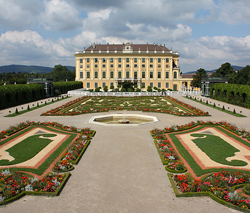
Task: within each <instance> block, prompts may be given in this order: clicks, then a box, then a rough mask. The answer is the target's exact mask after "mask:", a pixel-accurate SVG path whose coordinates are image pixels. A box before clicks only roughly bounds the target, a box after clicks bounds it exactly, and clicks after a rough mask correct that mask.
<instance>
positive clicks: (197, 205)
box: [0, 97, 250, 213]
mask: <svg viewBox="0 0 250 213" xmlns="http://www.w3.org/2000/svg"><path fill="white" fill-rule="evenodd" d="M73 99H75V98H69V99H66V100H63V101H60V102H57V103H54V104H52V105H48V106H46V107H43V108H40V109H37V110H34V111H31V112H28V113H25V114H23V115H20V116H17V117H13V118H8V117H4V115H7V114H9V111H10V110H11V111H12V112H13V111H14V110H15V108H11V109H6V110H2V111H0V119H1V122H0V130H4V129H7V128H8V127H9V126H11V125H16V124H18V123H20V122H22V121H26V120H30V121H57V122H59V123H62V124H64V125H69V126H70V125H73V126H76V127H80V128H83V127H91V128H92V129H94V130H96V131H97V134H96V135H95V137H94V138H93V140H92V142H91V144H90V146H89V147H88V149H87V151H86V152H85V154H84V155H83V157H82V159H81V161H80V162H79V164H78V165H77V166H76V168H75V170H73V171H72V172H71V173H72V176H71V177H70V179H69V181H68V182H67V184H66V186H65V188H64V189H63V191H62V193H61V194H60V196H58V197H36V196H25V197H23V198H22V199H19V200H17V201H15V202H13V203H10V204H8V205H6V206H1V207H0V211H1V212H60V213H61V212H65V211H67V212H94V213H98V212H108V213H109V212H111V213H113V212H114V213H118V212H119V213H127V212H129V213H130V212H135V213H136V212H143V213H144V212H145V213H147V212H149V213H151V212H156V213H158V212H159V213H161V212H178V213H179V212H180V213H182V212H185V213H188V212H192V213H196V212H197V213H198V212H202V213H203V212H204V213H206V212H209V213H210V212H220V213H224V212H225V213H228V212H238V211H236V210H233V209H230V208H227V207H225V206H223V205H221V204H218V203H217V202H215V201H213V200H212V199H211V198H209V197H194V198H176V197H175V194H174V192H173V189H172V188H171V184H170V182H169V179H168V177H167V172H166V171H165V169H164V166H163V165H162V163H161V161H160V158H159V155H158V153H157V150H156V149H155V146H154V143H153V140H152V137H151V136H150V132H149V131H150V130H152V129H153V128H164V127H169V126H172V125H177V124H178V125H180V124H185V123H189V122H190V121H193V120H211V121H221V120H222V121H227V122H230V123H232V124H234V125H236V126H238V127H241V128H244V129H246V130H248V131H250V122H249V116H250V110H247V109H244V108H241V107H235V106H232V105H229V104H225V103H220V102H218V101H215V102H216V105H218V103H220V104H221V105H225V108H226V109H227V108H228V107H231V109H234V108H235V109H236V112H239V111H242V114H244V115H247V116H248V117H244V118H237V117H234V116H231V115H228V114H226V113H223V112H220V111H218V110H215V109H212V108H210V107H208V106H206V105H202V104H200V103H196V102H193V101H192V100H188V99H186V98H183V97H178V99H179V100H180V101H183V102H185V103H189V104H191V105H193V106H196V107H197V108H199V109H201V110H203V111H209V113H210V114H211V117H177V116H173V115H167V114H159V113H143V112H127V111H122V112H119V113H126V114H127V113H129V114H146V115H153V116H156V117H157V118H158V119H159V121H158V122H156V123H152V124H146V125H141V126H138V127H129V126H125V127H124V126H112V127H111V126H99V125H96V124H90V123H88V121H89V119H90V118H91V117H92V116H94V115H102V114H103V115H106V114H113V113H114V112H108V113H98V114H86V115H78V116H68V117H59V116H58V117H54V116H40V114H41V113H43V112H45V111H47V110H49V109H52V108H55V107H57V106H60V105H62V104H63V103H66V102H68V101H69V100H73ZM208 100H209V101H212V103H213V100H210V99H208ZM21 107H22V106H19V108H21ZM23 108H24V109H26V108H27V105H23Z"/></svg>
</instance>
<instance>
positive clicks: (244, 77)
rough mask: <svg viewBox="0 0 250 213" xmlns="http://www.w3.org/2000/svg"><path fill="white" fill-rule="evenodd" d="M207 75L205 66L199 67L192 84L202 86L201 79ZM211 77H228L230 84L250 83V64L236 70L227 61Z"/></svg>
mask: <svg viewBox="0 0 250 213" xmlns="http://www.w3.org/2000/svg"><path fill="white" fill-rule="evenodd" d="M206 76H207V74H206V71H205V70H204V69H203V68H200V69H198V70H197V72H196V73H195V74H194V75H193V81H192V82H191V86H193V87H201V79H202V77H206ZM211 77H226V78H227V81H228V83H230V84H242V85H250V66H249V65H247V66H245V67H244V68H243V69H241V70H234V69H233V67H232V66H231V64H230V63H229V62H226V63H224V64H222V65H221V67H220V68H219V69H217V70H216V71H215V72H214V73H213V74H212V75H211Z"/></svg>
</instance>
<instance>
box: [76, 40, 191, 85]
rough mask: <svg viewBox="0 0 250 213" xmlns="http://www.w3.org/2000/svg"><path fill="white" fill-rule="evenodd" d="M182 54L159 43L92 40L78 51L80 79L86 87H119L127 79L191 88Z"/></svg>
mask: <svg viewBox="0 0 250 213" xmlns="http://www.w3.org/2000/svg"><path fill="white" fill-rule="evenodd" d="M179 56H180V55H179V54H178V52H177V51H176V52H173V51H172V50H171V49H170V50H169V49H168V48H166V47H165V45H164V46H162V45H157V44H132V43H126V44H92V45H91V46H90V47H88V48H87V49H85V48H84V50H83V51H77V52H76V53H75V63H76V79H75V80H76V81H82V82H83V87H84V88H86V89H95V88H97V87H101V88H103V87H104V86H108V88H109V89H110V87H111V88H112V87H114V88H117V87H118V85H119V84H121V83H122V82H124V81H130V82H132V83H134V84H137V87H138V88H141V89H142V90H143V88H145V89H147V87H148V86H150V87H152V88H154V87H157V88H159V89H166V90H167V89H172V90H182V89H183V88H190V83H191V81H192V78H184V76H182V75H181V74H180V67H179Z"/></svg>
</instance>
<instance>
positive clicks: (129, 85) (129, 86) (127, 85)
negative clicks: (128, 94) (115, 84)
mask: <svg viewBox="0 0 250 213" xmlns="http://www.w3.org/2000/svg"><path fill="white" fill-rule="evenodd" d="M133 86H134V84H133V83H132V82H130V81H124V82H122V88H124V89H125V90H126V91H128V90H129V89H130V91H131V90H132V91H134V87H133Z"/></svg>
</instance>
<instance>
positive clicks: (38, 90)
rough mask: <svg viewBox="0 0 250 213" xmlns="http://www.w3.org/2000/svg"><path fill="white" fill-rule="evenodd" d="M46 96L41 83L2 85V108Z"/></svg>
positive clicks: (0, 96)
mask: <svg viewBox="0 0 250 213" xmlns="http://www.w3.org/2000/svg"><path fill="white" fill-rule="evenodd" d="M44 97H45V90H44V89H43V87H42V86H41V85H39V84H16V85H15V84H14V85H5V86H0V100H1V101H0V109H5V108H8V107H13V106H17V105H20V104H24V103H28V102H31V101H36V100H39V99H42V98H44Z"/></svg>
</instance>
